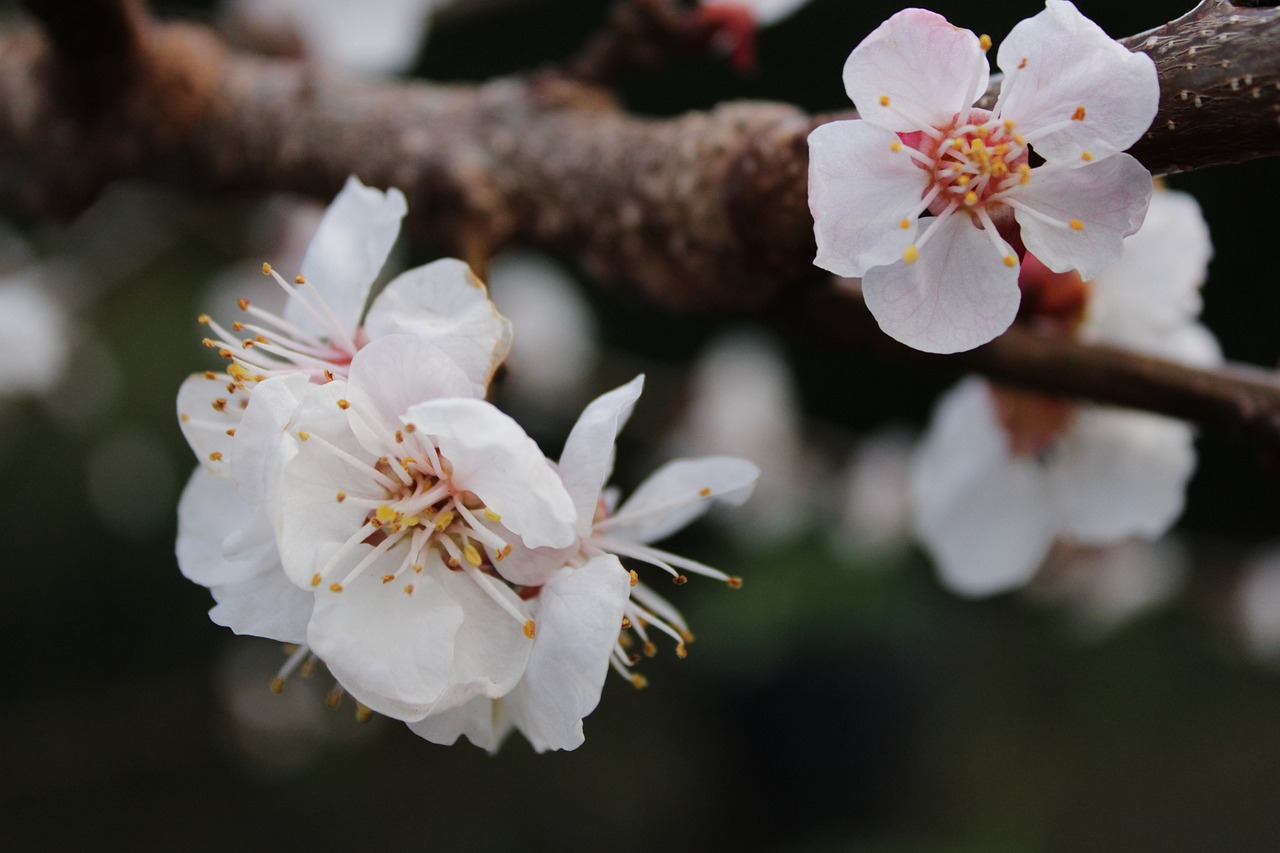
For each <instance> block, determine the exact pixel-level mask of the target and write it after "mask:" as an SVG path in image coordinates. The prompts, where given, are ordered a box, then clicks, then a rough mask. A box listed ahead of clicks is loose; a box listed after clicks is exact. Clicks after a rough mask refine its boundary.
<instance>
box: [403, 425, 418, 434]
mask: <svg viewBox="0 0 1280 853" xmlns="http://www.w3.org/2000/svg"><path fill="white" fill-rule="evenodd" d="M404 431H405V432H417V431H418V428H417V427H416V426H414V425H413V424H405V425H404Z"/></svg>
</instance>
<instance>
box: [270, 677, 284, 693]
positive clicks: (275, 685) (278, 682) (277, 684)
mask: <svg viewBox="0 0 1280 853" xmlns="http://www.w3.org/2000/svg"><path fill="white" fill-rule="evenodd" d="M271 692H272V693H276V694H279V693H283V692H284V679H283V678H273V679H272V680H271Z"/></svg>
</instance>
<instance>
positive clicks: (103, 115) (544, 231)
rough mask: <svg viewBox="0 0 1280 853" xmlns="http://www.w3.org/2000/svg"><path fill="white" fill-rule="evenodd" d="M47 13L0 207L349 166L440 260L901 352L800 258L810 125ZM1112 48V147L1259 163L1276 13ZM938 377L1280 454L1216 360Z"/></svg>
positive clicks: (786, 111)
mask: <svg viewBox="0 0 1280 853" xmlns="http://www.w3.org/2000/svg"><path fill="white" fill-rule="evenodd" d="M635 2H636V3H637V8H642V7H645V6H646V5H653V4H652V3H651V0H635ZM66 5H67V4H62V3H57V2H54V0H28V2H27V6H28V8H29V9H31V10H32V11H33V12H34V13H35V14H36V15H37V16H38V17H40V19H41V22H42V24H43V25H44V29H45V31H46V32H47V33H48V35H47V36H44V37H42V36H41V35H40V34H38V33H35V32H28V33H25V34H22V35H19V36H12V37H9V38H6V39H3V40H0V205H4V206H8V207H20V208H22V209H25V210H26V211H28V212H60V213H69V212H73V211H75V210H77V209H79V208H80V207H82V206H83V205H85V204H86V203H88V202H89V201H90V200H91V199H92V198H93V197H94V196H95V194H96V193H98V192H99V191H100V190H101V189H102V188H103V187H104V186H105V185H106V184H107V183H108V182H110V181H112V180H115V179H117V178H123V177H145V178H151V179H155V180H159V181H162V182H165V183H168V184H170V185H173V186H177V187H182V188H186V189H189V190H195V191H199V192H206V193H214V192H227V191H255V192H258V191H269V190H287V191H292V192H298V193H303V194H308V195H312V196H315V197H317V198H319V199H328V198H330V197H331V196H332V195H333V194H334V193H336V192H337V190H338V189H339V188H340V187H341V185H342V182H343V181H344V180H345V178H346V176H347V175H348V174H350V173H353V172H354V173H357V174H358V175H359V176H360V177H361V178H362V179H364V180H365V181H366V182H368V183H371V184H375V185H380V186H387V185H395V186H398V187H400V188H401V189H403V190H404V191H405V193H406V194H407V195H408V197H409V204H410V210H411V212H412V215H413V216H414V219H415V222H416V224H417V226H418V227H419V228H421V229H422V230H424V231H425V232H426V233H427V234H429V235H431V236H433V237H435V238H437V239H442V240H444V241H447V242H451V243H453V244H454V245H455V246H464V245H465V246H470V247H474V246H475V245H477V244H480V245H485V246H488V247H490V248H496V247H498V246H499V245H501V244H502V243H503V242H506V241H508V240H511V239H515V238H519V239H521V240H523V241H527V242H533V243H540V244H543V245H548V246H555V247H560V248H563V249H566V250H569V251H570V252H572V253H574V254H576V255H577V257H579V258H580V260H581V261H582V262H583V263H584V265H585V266H586V267H587V268H588V269H589V270H591V271H592V272H594V273H595V274H596V275H597V276H598V277H600V278H601V279H602V280H604V281H608V282H612V283H615V284H620V285H623V286H628V287H631V288H633V289H636V290H638V291H640V292H641V293H643V294H644V295H645V296H646V297H647V298H649V299H650V300H652V301H654V302H656V303H658V304H661V305H663V306H666V307H668V308H672V309H691V308H693V309H701V310H716V311H735V312H756V313H759V314H762V315H764V316H766V317H768V318H774V319H777V320H778V321H779V322H787V323H789V324H791V325H792V326H798V327H802V328H805V329H806V330H807V331H808V333H809V334H811V335H817V336H821V337H823V338H825V339H827V340H830V341H832V342H833V343H836V344H837V345H841V346H845V345H848V344H850V343H853V344H857V345H860V346H875V347H880V348H890V349H893V350H895V351H897V350H900V349H901V348H899V347H897V346H896V345H894V344H892V342H888V341H887V339H885V338H884V337H883V335H880V333H879V332H878V331H876V330H875V329H874V323H873V321H871V320H870V317H869V315H867V313H866V310H865V307H864V306H862V305H861V303H860V301H859V300H858V299H857V298H856V296H851V295H849V294H848V293H845V292H840V291H836V290H833V289H831V288H830V287H829V286H827V283H826V281H825V279H823V277H822V276H820V275H818V274H816V272H815V270H814V268H813V267H812V265H811V260H812V257H813V251H814V244H813V234H812V221H811V219H810V216H809V212H808V205H807V186H806V185H807V147H806V142H805V140H806V137H807V135H808V132H809V131H810V130H811V129H812V127H813V126H815V125H816V124H818V123H820V122H821V121H822V120H823V119H822V118H815V117H813V116H809V115H806V114H805V113H803V112H801V111H800V110H798V109H795V108H794V107H791V106H788V105H786V104H778V103H751V102H736V103H728V104H725V105H722V106H720V107H718V108H717V109H714V110H712V111H710V112H705V113H691V114H688V115H685V116H682V117H679V118H675V119H665V120H651V119H643V118H639V117H636V116H633V115H629V114H628V113H626V112H625V111H623V110H622V109H620V108H619V107H618V105H617V104H616V103H615V102H614V101H613V99H612V98H611V96H610V95H609V94H608V93H607V92H606V91H604V90H603V89H600V88H598V87H595V86H592V85H589V84H587V83H584V82H581V81H580V80H575V79H574V78H573V77H572V76H570V75H569V74H558V73H545V72H544V73H541V74H536V75H531V76H528V77H520V78H510V79H502V80H496V81H493V82H491V83H487V84H484V85H480V86H436V85H430V84H425V83H355V82H351V81H347V80H342V79H336V78H331V77H328V76H325V75H323V74H321V73H318V72H317V71H316V70H315V69H313V68H309V67H307V66H305V65H302V64H300V63H291V62H286V61H282V60H270V59H264V58H259V57H251V56H243V55H235V54H232V53H230V52H229V51H227V50H226V49H225V48H224V46H223V44H222V43H221V42H220V41H219V39H218V37H217V36H216V35H215V34H214V33H212V32H210V31H208V30H205V29H202V28H197V27H190V26H184V25H175V24H156V23H152V22H150V21H149V20H148V19H147V18H146V17H145V16H144V15H143V14H141V12H140V11H139V9H138V7H137V5H136V4H135V3H134V2H132V0H114V2H113V0H93V2H91V3H86V4H83V7H84V8H83V10H78V14H71V13H69V12H68V11H67V10H66V8H65V7H66ZM79 5H80V4H77V6H79ZM634 35H635V34H634V33H633V34H632V36H634ZM644 37H645V36H643V33H642V34H641V36H640V38H641V40H643V38H644ZM628 38H631V36H628ZM622 41H623V42H625V41H626V39H623V40H622ZM619 43H622V42H617V40H616V39H615V43H614V46H610V43H609V42H608V40H606V41H604V42H600V43H597V44H596V45H595V46H593V47H592V48H591V49H589V50H588V51H587V52H586V53H585V54H584V58H583V59H582V60H581V61H579V62H578V63H577V64H576V66H574V65H572V64H571V66H570V67H571V69H573V68H575V67H576V70H577V71H578V73H579V74H580V75H581V76H586V77H593V76H595V77H607V76H609V75H610V74H615V73H618V71H619V70H620V69H621V68H622V67H624V66H625V64H626V62H629V61H640V60H642V59H644V58H645V57H646V56H648V54H646V53H645V51H644V50H643V49H642V47H643V45H641V47H640V48H637V47H636V43H635V42H634V39H633V41H632V42H628V43H627V44H629V45H630V46H627V47H625V50H623V49H622V48H618V47H617V46H616V45H617V44H619ZM1126 43H1127V44H1128V46H1129V47H1130V48H1131V49H1138V50H1143V51H1146V52H1148V53H1149V54H1150V55H1151V56H1152V57H1153V58H1154V59H1155V60H1156V64H1157V68H1158V69H1159V72H1160V75H1161V87H1162V94H1161V106H1160V113H1159V115H1158V116H1157V118H1156V121H1155V123H1154V124H1153V125H1152V128H1151V131H1150V132H1149V133H1148V135H1147V137H1146V138H1145V139H1144V140H1143V141H1142V142H1141V143H1140V144H1139V145H1138V146H1136V147H1135V148H1134V149H1133V153H1134V155H1135V156H1137V157H1138V158H1139V159H1140V160H1142V161H1143V162H1144V163H1145V164H1146V165H1147V166H1148V167H1149V168H1151V169H1152V170H1153V171H1155V172H1168V171H1175V170H1187V169H1194V168H1200V167H1204V166H1210V165H1216V164H1221V163H1229V162H1236V161H1240V160H1244V159H1248V158H1250V157H1260V156H1271V155H1275V154H1276V153H1280V123H1278V122H1277V117H1278V116H1280V10H1277V9H1273V8H1257V9H1254V8H1244V7H1237V6H1234V5H1232V4H1230V3H1227V2H1223V0H1206V2H1204V3H1202V4H1201V5H1200V6H1199V7H1197V9H1196V10H1195V11H1193V12H1192V13H1190V14H1188V15H1187V16H1184V17H1183V18H1181V19H1179V20H1178V21H1174V22H1172V23H1170V24H1167V25H1165V26H1164V27H1160V28H1158V29H1156V30H1152V31H1151V32H1149V33H1143V34H1141V35H1138V36H1134V37H1133V38H1131V39H1129V40H1127V42H1126ZM664 44H667V45H668V46H667V48H664V49H677V48H678V49H684V47H683V45H685V44H686V43H685V42H667V43H664ZM672 44H675V45H676V48H672V47H670V45H672ZM610 51H612V52H610ZM1228 140H1229V141H1228ZM806 312H807V313H806ZM837 318H841V319H840V321H839V322H837ZM868 324H870V325H868ZM948 363H950V364H957V363H963V364H966V365H968V366H972V367H976V368H978V369H981V370H983V371H985V372H988V373H990V374H992V375H994V376H997V377H1000V378H1003V379H1006V380H1009V381H1014V382H1018V383H1020V384H1025V385H1027V386H1030V387H1036V388H1042V389H1044V390H1050V391H1057V392H1069V393H1078V394H1082V395H1085V396H1090V397H1094V398H1096V399H1100V400H1107V401H1110V402H1116V403H1124V404H1128V405H1134V406H1139V407H1143V408H1148V409H1151V410H1153V411H1159V412H1164V413H1168V414H1174V415H1179V416H1183V417H1189V418H1192V419H1195V420H1200V421H1202V422H1205V423H1210V424H1216V425H1227V426H1233V427H1237V428H1245V429H1248V430H1251V431H1253V432H1255V433H1257V434H1259V435H1262V436H1265V437H1266V438H1267V439H1268V440H1271V441H1278V442H1280V427H1277V421H1280V389H1278V388H1277V387H1276V386H1275V385H1274V384H1272V383H1271V382H1270V381H1269V380H1267V381H1264V380H1261V379H1248V380H1241V379H1239V377H1237V376H1235V375H1234V373H1233V372H1232V371H1231V370H1225V371H1218V372H1212V371H1196V370H1191V369H1189V368H1183V367H1177V366H1174V365H1167V364H1162V363H1160V362H1155V361H1152V360H1150V359H1143V358H1137V357H1135V356H1131V355H1125V354H1122V353H1118V352H1115V351H1111V350H1103V349H1099V348H1091V347H1087V346H1083V345H1079V344H1076V343H1073V342H1071V341H1065V340H1050V339H1046V338H1042V337H1038V336H1036V335H1033V334H1031V333H1028V332H1023V331H1020V330H1016V329H1015V330H1013V331H1011V332H1010V333H1009V334H1007V335H1006V336H1005V337H1004V338H1002V339H1000V340H999V341H996V342H995V343H993V344H991V345H989V346H987V347H983V348H982V349H980V350H978V351H976V352H975V353H973V354H970V355H969V356H966V357H964V358H962V359H960V360H952V361H950V362H948Z"/></svg>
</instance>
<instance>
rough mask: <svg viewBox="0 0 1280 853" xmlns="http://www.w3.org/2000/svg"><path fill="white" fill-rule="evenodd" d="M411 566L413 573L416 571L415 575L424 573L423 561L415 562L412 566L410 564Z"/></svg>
mask: <svg viewBox="0 0 1280 853" xmlns="http://www.w3.org/2000/svg"><path fill="white" fill-rule="evenodd" d="M409 568H411V569H413V573H414V574H415V575H420V574H422V563H414V564H413V565H412V566H410V567H409Z"/></svg>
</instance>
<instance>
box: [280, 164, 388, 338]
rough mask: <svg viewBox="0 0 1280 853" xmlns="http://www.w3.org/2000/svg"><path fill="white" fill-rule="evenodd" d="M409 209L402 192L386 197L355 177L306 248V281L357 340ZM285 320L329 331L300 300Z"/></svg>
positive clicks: (310, 329)
mask: <svg viewBox="0 0 1280 853" xmlns="http://www.w3.org/2000/svg"><path fill="white" fill-rule="evenodd" d="M408 209H409V208H408V205H407V203H406V202H405V199H404V194H403V193H401V192H400V190H398V189H396V188H395V187H392V188H391V189H389V190H387V191H386V192H385V193H384V192H382V191H381V190H378V189H374V188H373V187H366V186H365V185H364V184H362V183H360V179H359V178H357V177H355V176H354V175H352V176H351V177H349V178H347V183H346V185H345V186H343V188H342V192H340V193H338V196H337V198H335V199H334V200H333V203H332V204H330V205H329V209H328V210H326V211H325V214H324V219H322V220H321V221H320V227H319V228H318V229H316V234H315V236H314V237H312V238H311V245H309V246H307V254H306V255H305V256H304V257H303V259H302V275H303V276H304V277H305V278H306V280H307V281H308V282H309V283H310V284H311V285H312V286H314V287H315V289H316V290H317V291H319V293H320V295H321V296H323V297H324V300H325V301H326V302H327V303H328V304H329V307H330V308H332V309H333V313H334V315H335V317H336V318H337V320H338V322H339V323H340V324H341V326H342V328H343V329H344V330H345V331H346V332H347V334H348V335H349V336H351V337H353V338H354V337H355V333H356V329H357V328H358V327H359V325H360V316H361V315H362V314H363V313H364V304H365V302H366V301H367V300H368V298H369V288H370V287H371V286H372V285H373V281H374V279H376V278H377V277H378V271H379V270H381V269H382V265H383V264H385V263H386V262H387V255H389V254H390V253H391V247H392V246H393V245H394V244H395V242H396V237H397V236H398V235H399V234H400V220H401V219H403V218H404V215H405V213H407V212H408ZM284 317H285V319H286V320H288V321H289V322H290V323H293V324H294V325H297V326H301V327H302V328H303V329H306V330H307V331H308V332H311V333H312V334H316V335H327V331H328V330H327V328H326V326H324V325H322V324H321V323H319V322H318V321H317V320H316V319H315V318H314V317H312V316H311V314H310V312H308V311H307V310H305V309H304V308H303V306H302V304H301V303H300V302H299V300H298V299H296V298H295V299H290V300H289V302H288V304H287V305H286V306H285V309H284Z"/></svg>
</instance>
